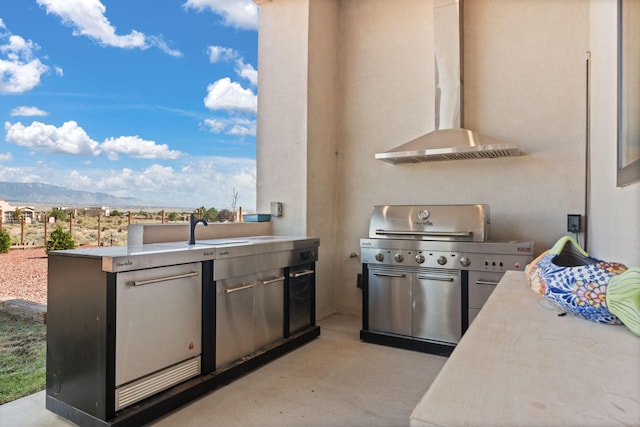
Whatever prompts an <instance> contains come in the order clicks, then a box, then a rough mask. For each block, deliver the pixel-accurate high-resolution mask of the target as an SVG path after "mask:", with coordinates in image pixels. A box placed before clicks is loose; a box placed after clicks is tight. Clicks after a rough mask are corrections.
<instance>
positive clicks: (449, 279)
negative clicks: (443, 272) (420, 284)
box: [418, 275, 453, 282]
mask: <svg viewBox="0 0 640 427" xmlns="http://www.w3.org/2000/svg"><path fill="white" fill-rule="evenodd" d="M418 279H420V280H437V281H439V282H453V277H442V276H420V275H419V276H418Z"/></svg>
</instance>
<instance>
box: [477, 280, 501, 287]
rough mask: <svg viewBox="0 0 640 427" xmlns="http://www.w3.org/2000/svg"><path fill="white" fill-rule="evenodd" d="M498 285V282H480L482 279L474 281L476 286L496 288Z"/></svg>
mask: <svg viewBox="0 0 640 427" xmlns="http://www.w3.org/2000/svg"><path fill="white" fill-rule="evenodd" d="M497 284H498V282H491V281H489V280H482V279H478V280H476V285H490V286H496V285H497Z"/></svg>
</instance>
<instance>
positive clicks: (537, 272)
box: [526, 236, 627, 324]
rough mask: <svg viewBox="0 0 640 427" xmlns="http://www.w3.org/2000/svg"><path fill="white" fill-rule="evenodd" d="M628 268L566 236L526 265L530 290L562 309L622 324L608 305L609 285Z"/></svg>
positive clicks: (600, 320)
mask: <svg viewBox="0 0 640 427" xmlns="http://www.w3.org/2000/svg"><path fill="white" fill-rule="evenodd" d="M625 270H627V267H626V266H624V265H622V264H619V263H612V262H605V261H602V260H599V259H596V258H592V257H590V256H588V255H587V253H586V252H585V251H584V250H583V249H582V248H581V247H580V246H579V245H578V243H577V242H576V241H575V240H574V239H573V238H571V237H569V236H566V237H563V238H562V239H560V240H558V242H557V243H556V244H555V245H554V246H553V248H551V249H550V250H548V251H546V252H544V253H543V254H542V255H540V256H539V257H538V258H536V259H535V260H534V261H533V262H532V263H531V264H529V265H528V266H527V268H526V275H527V281H528V283H529V286H530V287H531V289H533V290H534V291H535V292H537V293H539V294H541V295H544V296H545V297H546V298H547V299H549V300H551V301H553V302H555V303H556V304H558V305H559V306H560V307H561V308H562V309H563V310H566V311H567V312H569V313H573V314H575V315H577V316H580V317H582V318H584V319H587V320H591V321H593V322H598V323H612V324H619V323H621V322H620V319H618V318H617V317H616V316H615V315H614V314H612V313H611V312H610V311H609V309H608V308H607V284H608V282H609V279H611V277H613V276H615V275H617V274H620V273H623V272H624V271H625Z"/></svg>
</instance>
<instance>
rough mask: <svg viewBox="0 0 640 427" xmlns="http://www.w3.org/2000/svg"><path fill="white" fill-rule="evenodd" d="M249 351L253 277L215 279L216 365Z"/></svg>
mask: <svg viewBox="0 0 640 427" xmlns="http://www.w3.org/2000/svg"><path fill="white" fill-rule="evenodd" d="M214 268H215V267H214ZM253 351H255V344H254V276H253V275H245V276H240V277H233V278H230V279H223V280H218V281H216V368H220V367H222V366H224V365H226V364H228V363H230V362H233V361H234V360H238V359H240V358H241V357H242V356H245V355H247V354H250V353H252V352H253Z"/></svg>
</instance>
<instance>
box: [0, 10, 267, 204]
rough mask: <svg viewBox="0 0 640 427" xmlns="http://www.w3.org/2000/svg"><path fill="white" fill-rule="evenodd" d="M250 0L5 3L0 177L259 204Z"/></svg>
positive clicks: (156, 198) (167, 199)
mask: <svg viewBox="0 0 640 427" xmlns="http://www.w3.org/2000/svg"><path fill="white" fill-rule="evenodd" d="M257 26H258V8H257V6H256V5H255V3H253V1H251V0H233V1H231V0H162V1H152V0H19V1H3V2H2V4H1V5H0V120H1V122H0V123H1V126H0V132H2V135H1V136H0V181H13V182H41V183H45V184H52V185H59V186H63V187H69V188H72V189H77V190H85V191H92V192H105V193H109V194H112V195H115V196H122V197H135V198H138V199H141V200H145V201H149V202H152V203H154V204H156V205H157V206H166V207H174V206H175V207H198V206H206V207H216V208H219V209H220V208H229V207H230V206H231V202H232V198H233V192H234V189H235V191H236V192H237V194H238V201H237V206H242V207H243V210H245V211H251V210H254V209H255V200H256V195H255V192H256V164H255V146H256V143H255V140H256V138H255V133H256V108H257V42H258V33H257Z"/></svg>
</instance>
